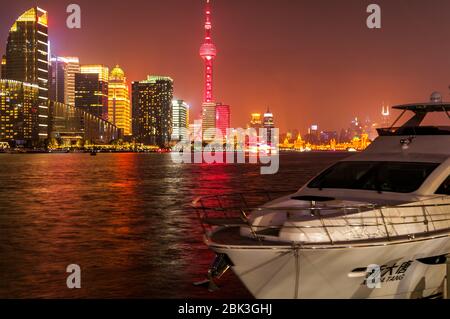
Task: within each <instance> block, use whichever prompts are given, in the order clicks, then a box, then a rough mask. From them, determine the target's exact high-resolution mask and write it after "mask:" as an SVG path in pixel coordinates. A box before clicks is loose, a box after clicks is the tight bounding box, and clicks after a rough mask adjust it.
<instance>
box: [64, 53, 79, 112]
mask: <svg viewBox="0 0 450 319" xmlns="http://www.w3.org/2000/svg"><path fill="white" fill-rule="evenodd" d="M63 59H64V61H65V66H66V68H65V70H64V103H65V104H68V105H71V106H75V74H77V73H80V72H81V69H80V60H79V59H78V58H77V57H63Z"/></svg>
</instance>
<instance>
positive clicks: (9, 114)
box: [0, 79, 39, 146]
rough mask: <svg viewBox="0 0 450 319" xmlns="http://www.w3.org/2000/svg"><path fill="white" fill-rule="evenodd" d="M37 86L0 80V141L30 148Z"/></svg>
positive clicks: (37, 98)
mask: <svg viewBox="0 0 450 319" xmlns="http://www.w3.org/2000/svg"><path fill="white" fill-rule="evenodd" d="M38 105H39V86H38V85H36V84H29V83H24V82H19V81H14V80H5V79H2V80H0V141H2V142H12V141H14V142H15V143H16V144H18V145H24V146H32V143H33V134H34V133H35V132H34V129H35V126H34V124H35V123H34V121H35V116H34V113H33V112H34V110H36V109H37V107H38Z"/></svg>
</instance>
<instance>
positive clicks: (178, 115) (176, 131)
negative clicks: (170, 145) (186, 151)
mask: <svg viewBox="0 0 450 319" xmlns="http://www.w3.org/2000/svg"><path fill="white" fill-rule="evenodd" d="M172 120H173V130H172V141H181V140H182V139H183V133H184V132H186V130H184V129H188V128H189V105H188V104H187V103H186V102H185V101H183V100H173V101H172ZM186 137H187V136H186Z"/></svg>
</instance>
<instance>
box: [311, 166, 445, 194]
mask: <svg viewBox="0 0 450 319" xmlns="http://www.w3.org/2000/svg"><path fill="white" fill-rule="evenodd" d="M438 166H439V164H436V163H411V162H340V163H337V164H336V165H334V166H332V167H331V168H329V169H328V170H326V171H325V172H324V173H322V174H321V175H319V176H318V177H316V178H315V179H314V180H313V181H312V182H311V183H310V184H309V185H308V187H309V188H319V189H323V188H338V189H360V190H373V191H379V192H394V193H412V192H414V191H416V190H417V189H419V187H420V186H421V185H422V184H423V182H424V181H425V180H426V179H427V177H428V176H429V175H430V174H431V173H432V172H433V171H434V170H435V169H436V167H438Z"/></svg>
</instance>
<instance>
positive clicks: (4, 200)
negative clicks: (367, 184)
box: [0, 153, 349, 298]
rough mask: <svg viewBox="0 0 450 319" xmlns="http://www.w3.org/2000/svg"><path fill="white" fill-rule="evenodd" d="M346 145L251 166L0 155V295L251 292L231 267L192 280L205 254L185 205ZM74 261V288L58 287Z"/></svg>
mask: <svg viewBox="0 0 450 319" xmlns="http://www.w3.org/2000/svg"><path fill="white" fill-rule="evenodd" d="M348 155H349V154H347V153H286V154H281V155H280V170H279V172H278V174H276V175H260V167H259V166H258V165H252V164H245V165H226V164H223V165H222V164H217V165H206V164H196V165H188V164H184V165H183V164H175V163H173V162H172V160H171V157H170V155H169V154H99V155H98V156H96V157H92V156H89V154H34V155H31V154H30V155H11V154H0V298H251V295H250V294H249V292H248V291H247V290H246V289H245V287H244V286H243V285H242V284H241V283H240V282H239V280H238V279H237V278H236V277H235V276H234V275H233V274H232V272H229V273H227V275H225V277H224V278H223V279H222V280H221V282H220V285H221V289H220V291H218V292H216V293H214V294H211V293H209V292H208V291H207V290H206V289H204V288H199V287H194V286H193V285H192V283H193V282H195V281H198V280H201V279H203V278H204V275H205V273H206V271H207V269H208V266H209V264H210V263H211V261H212V258H213V254H212V253H210V252H209V251H208V250H207V249H206V247H205V246H204V244H203V243H202V230H201V227H200V225H199V222H198V220H197V218H196V215H195V214H194V213H193V211H192V210H190V209H189V207H188V206H189V203H190V202H191V201H192V200H193V199H195V198H197V197H198V196H202V195H211V194H225V193H234V192H242V193H244V192H248V191H252V190H291V189H298V188H300V187H301V186H302V185H303V184H304V183H305V182H307V180H308V179H310V178H311V177H312V176H313V175H315V174H316V173H318V172H319V171H320V170H322V169H324V168H325V167H326V166H328V165H330V164H332V163H334V162H336V161H338V160H340V159H343V158H345V157H346V156H348ZM70 264H77V265H79V266H80V267H81V278H82V284H81V285H82V287H81V289H74V290H70V289H68V288H67V286H66V278H67V276H68V275H69V274H68V273H66V267H67V266H68V265H70Z"/></svg>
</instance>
